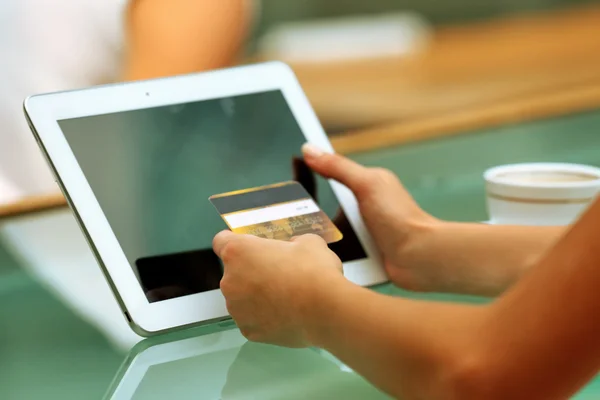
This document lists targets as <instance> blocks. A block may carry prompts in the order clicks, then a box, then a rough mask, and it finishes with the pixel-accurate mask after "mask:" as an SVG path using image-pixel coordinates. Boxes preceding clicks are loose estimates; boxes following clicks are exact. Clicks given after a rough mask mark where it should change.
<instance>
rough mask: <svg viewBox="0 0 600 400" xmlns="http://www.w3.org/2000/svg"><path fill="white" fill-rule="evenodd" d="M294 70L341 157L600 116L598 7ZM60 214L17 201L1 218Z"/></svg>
mask: <svg viewBox="0 0 600 400" xmlns="http://www.w3.org/2000/svg"><path fill="white" fill-rule="evenodd" d="M292 68H293V69H294V71H295V72H296V74H297V75H298V78H299V80H300V82H301V84H302V86H303V87H304V89H305V91H306V93H307V95H308V97H309V99H310V101H311V103H312V105H313V107H314V108H315V110H316V112H317V114H318V115H319V117H320V119H321V121H322V122H323V124H324V125H325V127H326V128H327V129H328V130H329V131H330V132H331V133H332V142H333V145H334V147H335V148H336V150H337V151H339V152H341V153H356V152H361V151H366V150H373V149H377V148H381V147H387V146H394V145H400V144H404V143H408V142H412V141H418V140H425V139H432V138H435V137H440V136H445V135H456V134H461V133H465V132H469V131H472V130H474V129H478V128H483V127H488V126H492V125H499V124H505V123H511V122H519V121H525V120H530V119H536V118H544V117H550V116H560V115H565V114H568V113H573V112H577V111H584V110H589V109H593V108H597V107H599V106H600V5H584V6H578V7H573V8H570V9H567V10H554V11H546V12H539V13H534V14H527V15H521V16H513V17H506V18H499V19H495V20H488V21H484V22H476V23H470V24H466V25H456V26H442V27H440V28H438V29H437V30H436V31H435V33H434V39H433V43H432V44H431V46H430V47H428V48H427V49H426V50H425V51H424V52H422V53H420V54H418V55H415V56H413V57H410V58H397V59H377V60H365V61H355V62H345V63H328V64H295V65H292ZM341 132H343V133H341ZM65 204H66V203H65V200H64V198H63V197H62V195H61V194H58V193H56V194H49V195H48V196H43V197H35V198H28V199H23V200H22V201H20V202H18V203H14V204H5V205H0V218H2V217H9V216H16V215H23V214H28V213H32V212H38V211H43V210H47V209H52V208H57V207H64V206H65Z"/></svg>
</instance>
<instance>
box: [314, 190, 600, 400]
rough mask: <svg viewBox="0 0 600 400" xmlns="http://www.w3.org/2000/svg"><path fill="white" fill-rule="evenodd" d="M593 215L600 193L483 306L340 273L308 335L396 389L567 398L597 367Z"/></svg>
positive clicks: (598, 260)
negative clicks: (392, 289) (386, 291)
mask: <svg viewBox="0 0 600 400" xmlns="http://www.w3.org/2000/svg"><path fill="white" fill-rule="evenodd" d="M599 222H600V201H598V202H596V203H595V204H594V205H593V206H592V208H591V209H590V210H589V211H588V212H587V214H586V215H585V216H584V217H583V218H582V219H581V221H580V222H579V223H577V224H576V225H575V226H574V227H573V228H572V230H570V231H569V232H568V234H567V235H565V237H564V238H562V239H561V240H560V241H559V242H558V243H557V245H556V246H555V247H553V248H552V249H551V250H550V251H549V252H548V253H546V255H544V256H543V257H542V258H541V259H539V260H538V262H537V263H536V265H535V267H533V268H532V269H531V271H529V272H528V273H527V274H526V276H524V277H523V279H522V280H520V281H519V282H518V283H517V284H516V285H515V286H514V287H513V288H512V289H511V290H510V291H508V292H506V293H505V294H504V295H503V296H501V297H500V298H499V299H498V300H497V301H496V302H495V303H493V304H492V305H489V306H480V307H470V306H463V305H451V304H439V303H434V302H431V303H427V302H416V301H410V300H405V299H398V298H390V297H386V296H383V295H379V294H375V293H372V292H370V291H368V290H366V289H362V288H359V287H356V286H353V285H351V284H348V283H344V282H342V281H340V282H339V283H338V284H336V285H334V286H333V287H330V289H329V290H327V292H324V293H320V294H319V296H318V299H319V304H318V306H317V305H316V304H315V305H314V307H310V308H308V310H309V311H307V312H306V314H305V318H306V319H305V321H306V322H305V325H306V329H307V331H308V336H309V337H310V338H311V342H312V343H314V344H316V345H318V346H321V347H323V348H325V349H327V350H328V351H330V352H332V353H333V354H334V355H336V356H338V357H339V358H340V359H341V360H342V361H344V362H346V363H347V364H348V365H349V366H350V367H352V368H354V369H355V370H356V371H357V372H358V373H360V374H362V375H364V376H365V377H366V378H367V379H369V380H371V381H372V382H373V383H375V384H376V385H378V386H379V387H381V388H383V389H384V390H386V391H388V392H389V393H391V394H394V395H396V396H406V398H409V399H411V398H428V399H436V398H440V399H441V398H443V399H482V398H485V399H496V398H497V399H516V398H528V399H538V398H539V399H563V398H567V397H568V396H569V395H571V394H573V393H574V392H575V391H576V390H577V389H579V388H580V387H581V386H582V385H583V384H584V383H585V382H587V381H588V380H590V379H591V378H592V377H593V376H594V375H595V374H596V372H597V371H598V368H599V367H600V345H598V337H600V336H599V335H600V319H598V318H597V316H596V313H597V310H598V308H599V307H600V291H599V290H598V287H600V239H599V238H600V223H599ZM430 250H432V251H435V250H436V249H435V248H431V249H430ZM313 298H317V297H315V296H313Z"/></svg>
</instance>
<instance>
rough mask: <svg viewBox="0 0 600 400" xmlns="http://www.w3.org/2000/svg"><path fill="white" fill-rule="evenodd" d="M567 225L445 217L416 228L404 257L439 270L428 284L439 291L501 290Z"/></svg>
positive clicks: (477, 292) (480, 292)
mask: <svg viewBox="0 0 600 400" xmlns="http://www.w3.org/2000/svg"><path fill="white" fill-rule="evenodd" d="M565 230H566V228H565V227H535V226H501V225H486V224H477V223H453V222H440V223H435V224H432V225H429V226H426V227H421V228H420V229H418V230H416V233H415V234H414V235H412V237H411V239H410V240H409V241H408V243H407V244H406V246H405V247H404V248H403V252H404V254H403V255H402V259H404V260H406V262H407V263H413V265H417V266H422V268H423V270H425V271H428V270H431V271H436V272H437V273H435V274H431V276H428V277H427V279H429V280H430V282H428V283H427V284H428V286H432V287H435V288H437V290H438V291H441V292H449V293H464V294H475V295H484V296H495V295H498V294H500V293H502V292H503V291H504V290H506V289H507V288H508V287H510V286H511V285H512V284H514V283H515V282H516V281H517V280H518V279H519V278H520V277H521V276H522V275H523V273H525V272H526V271H527V270H529V269H530V268H531V267H532V266H533V265H534V264H535V263H536V262H537V261H538V259H539V258H540V257H541V255H542V254H544V252H546V251H547V250H548V249H549V248H550V247H551V246H552V245H553V244H554V243H555V242H556V241H557V240H558V239H559V238H560V237H561V235H562V234H563V233H564V232H565Z"/></svg>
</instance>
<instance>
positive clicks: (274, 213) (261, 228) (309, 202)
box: [209, 181, 342, 243]
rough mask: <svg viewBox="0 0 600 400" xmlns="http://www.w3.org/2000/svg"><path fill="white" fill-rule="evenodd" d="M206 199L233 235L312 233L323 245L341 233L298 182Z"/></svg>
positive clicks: (277, 236)
mask: <svg viewBox="0 0 600 400" xmlns="http://www.w3.org/2000/svg"><path fill="white" fill-rule="evenodd" d="M209 200H210V202H211V203H212V204H213V205H214V206H215V208H216V209H217V211H218V212H219V214H221V217H222V218H223V220H224V221H225V223H226V224H227V226H228V227H229V229H231V231H232V232H234V233H242V234H248V235H254V236H259V237H262V238H267V239H276V240H290V239H291V238H292V237H294V236H300V235H304V234H307V233H314V234H315V235H319V236H321V237H322V238H323V239H324V240H325V241H326V242H327V243H334V242H337V241H339V240H341V239H342V232H340V230H339V229H338V228H337V227H336V226H335V225H334V223H333V222H332V221H331V219H330V218H329V217H328V216H327V214H325V212H324V211H323V210H321V208H320V207H319V206H318V204H317V203H316V201H315V200H314V199H313V198H312V197H311V196H310V194H309V193H308V192H307V191H306V189H304V187H303V186H302V185H301V184H299V183H298V182H294V181H290V182H283V183H276V184H273V185H267V186H260V187H256V188H251V189H244V190H237V191H235V192H229V193H223V194H216V195H214V196H211V197H210V198H209Z"/></svg>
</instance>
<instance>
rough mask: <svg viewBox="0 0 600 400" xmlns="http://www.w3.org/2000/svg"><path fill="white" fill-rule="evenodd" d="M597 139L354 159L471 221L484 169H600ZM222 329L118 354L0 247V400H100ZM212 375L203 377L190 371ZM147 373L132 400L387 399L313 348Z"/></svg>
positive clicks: (512, 142) (592, 122) (504, 131)
mask: <svg viewBox="0 0 600 400" xmlns="http://www.w3.org/2000/svg"><path fill="white" fill-rule="evenodd" d="M599 131H600V112H590V113H583V114H577V115H572V116H569V117H564V118H556V119H548V120H543V121H537V122H531V123H526V124H517V125H507V126H503V127H499V128H494V129H486V130H481V131H477V132H472V133H470V134H466V135H462V136H458V137H453V138H447V139H439V140H431V141H426V142H421V143H416V144H412V145H409V146H402V147H396V148H389V149H385V150H378V151H373V152H368V153H361V154H355V155H353V156H352V157H353V158H355V159H356V160H358V161H360V162H362V163H365V164H368V165H379V166H384V167H387V168H390V169H392V170H393V171H395V172H397V173H398V174H399V175H400V177H401V178H402V179H403V181H404V182H405V184H406V186H407V187H408V189H409V190H410V191H411V192H412V193H413V194H414V196H415V197H416V198H417V200H418V201H419V202H420V203H421V204H422V205H423V206H424V207H425V208H426V209H427V210H428V211H429V212H431V213H433V214H434V215H436V216H438V217H441V218H447V219H454V220H465V221H467V220H472V221H477V220H483V219H485V218H486V212H485V203H484V197H483V193H484V188H483V182H482V178H481V174H482V172H483V171H484V170H485V169H486V168H487V167H489V166H492V165H498V164H504V163H512V162H521V161H565V162H576V163H585V164H591V165H596V166H600V136H598V132H599ZM207 206H209V205H208V204H207ZM377 290H379V291H381V292H384V293H389V294H393V295H402V296H409V297H413V298H427V299H438V300H449V301H466V302H483V301H485V300H484V299H479V298H474V297H460V296H448V295H433V294H414V293H408V292H404V291H401V290H398V289H394V288H392V287H391V286H389V285H383V286H381V287H379V288H377ZM222 329H232V328H231V327H229V328H222V327H217V326H213V327H207V328H202V329H196V330H191V331H186V332H177V333H173V334H169V335H168V336H167V335H166V336H163V337H158V338H153V339H150V340H146V341H144V342H142V343H140V344H138V345H137V346H136V347H135V348H134V349H132V350H131V351H130V352H129V354H125V353H123V352H120V351H118V350H115V348H113V347H111V345H109V343H108V342H107V341H106V340H105V339H104V338H103V336H102V335H100V333H98V332H96V331H95V330H94V329H93V328H92V327H91V326H89V325H88V324H86V323H85V322H83V321H82V320H81V319H79V318H78V317H76V316H75V314H74V313H73V312H72V311H71V310H70V309H69V308H68V307H67V306H65V305H64V304H63V303H62V302H60V301H59V300H57V299H56V297H55V296H54V295H52V294H50V293H49V292H48V291H47V290H46V289H45V288H44V287H43V286H42V285H40V284H39V283H38V282H37V281H36V279H35V278H33V277H31V276H29V275H28V274H27V273H26V272H25V270H24V269H23V268H22V266H21V265H19V261H18V260H17V259H15V258H14V257H12V256H11V255H10V253H9V252H8V251H7V250H6V249H5V248H3V247H2V244H1V241H0V399H63V400H71V399H73V400H79V399H100V398H103V397H104V396H105V395H107V393H108V394H109V397H108V398H110V393H111V391H112V390H114V389H115V388H116V387H117V386H118V384H119V383H120V382H121V381H122V378H123V377H124V376H127V370H128V368H129V367H130V366H131V365H132V362H133V361H134V360H135V359H136V358H137V357H140V356H143V355H144V354H148V353H147V352H149V351H151V350H152V349H153V348H156V347H158V346H161V345H164V344H169V343H173V342H181V341H184V340H186V339H189V338H192V339H194V338H202V337H203V336H210V335H215V334H218V332H219V331H220V330H222ZM211 368H213V369H212V373H210V374H209V373H200V371H201V370H202V371H204V370H206V371H211ZM195 371H198V372H197V373H194V372H195ZM147 373H148V377H146V380H145V381H144V384H143V385H144V386H140V388H139V392H136V396H135V397H134V398H135V399H152V398H156V397H153V396H154V395H155V394H157V393H159V389H160V390H164V389H171V390H170V391H168V393H170V396H169V397H170V398H171V399H179V398H181V399H184V398H211V397H202V394H203V393H205V392H203V391H206V390H208V388H210V390H212V392H210V393H209V395H210V396H212V395H215V396H216V397H214V398H215V399H217V398H223V399H226V398H235V399H239V398H248V399H250V398H261V399H270V398H273V399H296V398H324V399H325V398H327V399H331V398H333V399H335V398H349V399H352V398H361V399H380V398H386V397H385V396H383V395H382V394H381V393H380V392H378V391H376V390H375V389H374V388H372V387H371V386H369V385H368V384H367V383H366V382H365V381H364V380H362V379H361V378H360V377H358V376H356V375H355V374H353V373H352V372H350V371H347V370H346V369H345V368H343V366H342V365H340V364H339V363H338V362H336V360H335V359H334V358H333V357H331V356H330V355H328V354H325V353H322V352H319V351H317V350H315V349H304V350H288V349H279V348H275V347H272V346H263V345H254V344H248V345H243V346H234V348H233V349H230V350H227V351H225V352H224V353H223V354H221V355H216V354H213V355H212V356H208V355H207V356H202V357H192V358H190V357H187V358H186V357H185V354H183V357H182V358H181V359H180V360H179V361H175V362H172V363H169V364H168V365H163V366H156V367H152V368H149V369H148V372H147ZM153 382H154V383H153ZM181 382H185V385H183V386H182V385H181ZM159 383H160V387H158V386H157V385H158V384H159ZM153 385H154V386H153ZM186 390H187V391H186ZM206 393H208V392H206ZM207 396H208V395H207ZM352 396H354V397H352ZM599 397H600V380H594V381H593V382H592V383H591V384H589V385H588V386H587V387H586V388H585V389H584V390H583V391H582V392H581V393H579V394H578V395H577V396H576V397H575V398H576V399H592V398H599ZM163 398H164V397H163Z"/></svg>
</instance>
